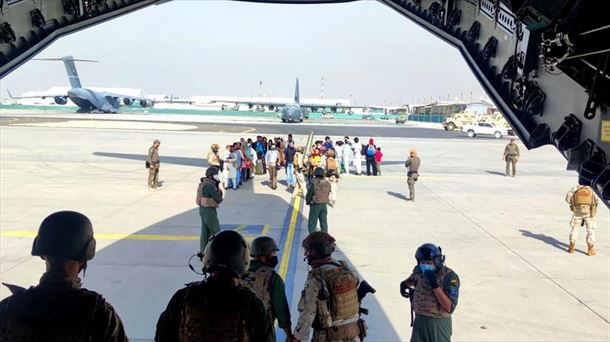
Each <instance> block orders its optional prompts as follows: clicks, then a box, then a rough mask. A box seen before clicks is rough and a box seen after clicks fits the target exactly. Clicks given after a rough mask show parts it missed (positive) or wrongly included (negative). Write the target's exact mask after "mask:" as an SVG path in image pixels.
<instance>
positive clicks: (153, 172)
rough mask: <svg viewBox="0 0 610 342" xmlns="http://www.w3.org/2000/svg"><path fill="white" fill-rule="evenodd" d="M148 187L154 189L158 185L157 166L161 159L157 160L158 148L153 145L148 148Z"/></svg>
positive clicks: (159, 164)
mask: <svg viewBox="0 0 610 342" xmlns="http://www.w3.org/2000/svg"><path fill="white" fill-rule="evenodd" d="M147 161H148V164H149V165H150V166H149V167H148V187H150V188H153V189H155V188H156V187H157V186H159V167H160V166H161V161H160V160H159V148H158V147H156V146H155V145H153V146H151V147H150V148H149V149H148V159H147Z"/></svg>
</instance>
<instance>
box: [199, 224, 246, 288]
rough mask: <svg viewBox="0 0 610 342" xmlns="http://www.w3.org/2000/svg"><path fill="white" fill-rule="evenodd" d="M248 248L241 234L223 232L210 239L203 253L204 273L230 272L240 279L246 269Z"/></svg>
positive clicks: (230, 231)
mask: <svg viewBox="0 0 610 342" xmlns="http://www.w3.org/2000/svg"><path fill="white" fill-rule="evenodd" d="M249 254H250V248H248V244H247V243H246V240H245V239H244V237H243V236H241V234H239V233H238V232H236V231H233V230H225V231H222V232H220V233H218V234H216V235H213V236H212V237H211V238H210V241H209V243H208V245H207V246H206V248H205V251H204V252H203V269H204V271H205V272H208V273H210V272H214V271H220V270H227V271H232V272H234V273H235V276H236V277H241V276H242V275H243V274H244V273H246V270H247V269H248V264H249V262H250V258H249V257H248V256H249Z"/></svg>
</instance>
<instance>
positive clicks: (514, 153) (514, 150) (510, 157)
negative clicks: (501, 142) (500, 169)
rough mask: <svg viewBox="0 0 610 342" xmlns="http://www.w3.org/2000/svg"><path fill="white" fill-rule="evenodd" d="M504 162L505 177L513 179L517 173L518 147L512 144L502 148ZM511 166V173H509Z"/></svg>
mask: <svg viewBox="0 0 610 342" xmlns="http://www.w3.org/2000/svg"><path fill="white" fill-rule="evenodd" d="M504 160H505V161H506V175H507V176H513V177H515V174H516V173H517V161H518V160H519V146H517V144H515V143H514V142H511V143H509V144H508V145H506V147H505V148H504ZM511 166H512V173H511Z"/></svg>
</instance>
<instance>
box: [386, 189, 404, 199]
mask: <svg viewBox="0 0 610 342" xmlns="http://www.w3.org/2000/svg"><path fill="white" fill-rule="evenodd" d="M387 193H388V195H390V196H393V197H396V198H398V199H401V200H405V201H408V200H409V198H408V197H407V196H405V195H404V194H399V193H398V192H394V191H388V192H387Z"/></svg>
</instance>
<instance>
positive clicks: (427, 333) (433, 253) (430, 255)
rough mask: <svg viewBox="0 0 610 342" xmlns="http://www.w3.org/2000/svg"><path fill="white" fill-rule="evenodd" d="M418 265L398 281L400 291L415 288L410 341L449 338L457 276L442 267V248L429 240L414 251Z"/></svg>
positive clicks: (456, 299)
mask: <svg viewBox="0 0 610 342" xmlns="http://www.w3.org/2000/svg"><path fill="white" fill-rule="evenodd" d="M415 260H417V265H416V266H415V268H414V269H413V273H411V275H410V276H409V277H408V278H407V279H406V280H404V281H402V282H401V283H400V292H401V294H402V295H403V296H405V297H408V296H407V295H406V294H405V292H406V291H407V290H408V289H409V288H414V289H415V291H414V294H413V298H412V310H413V311H415V321H414V322H413V330H412V333H411V342H445V341H446V342H449V341H451V334H452V330H451V314H452V313H453V311H454V310H455V307H456V306H457V303H458V296H459V289H460V279H459V278H458V276H457V274H456V273H455V272H453V270H452V269H450V268H449V267H447V266H445V256H444V255H442V254H441V248H440V247H437V246H435V245H433V244H431V243H426V244H423V245H421V246H420V247H419V248H418V249H417V251H416V252H415Z"/></svg>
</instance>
